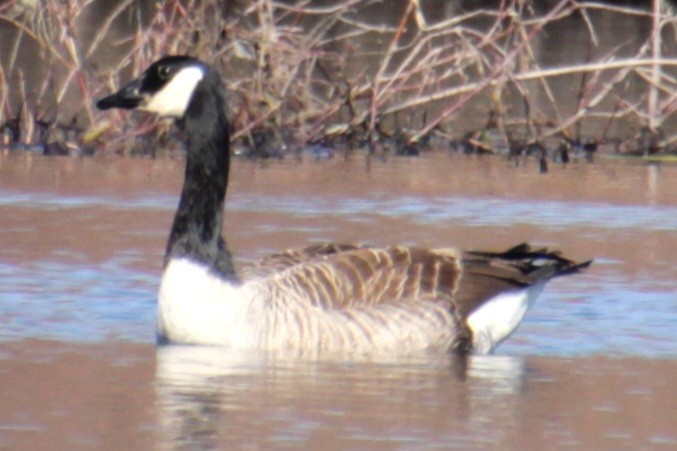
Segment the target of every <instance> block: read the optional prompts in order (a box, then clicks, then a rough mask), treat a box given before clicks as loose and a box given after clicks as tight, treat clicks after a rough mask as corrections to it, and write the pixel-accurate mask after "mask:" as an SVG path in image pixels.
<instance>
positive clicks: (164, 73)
mask: <svg viewBox="0 0 677 451" xmlns="http://www.w3.org/2000/svg"><path fill="white" fill-rule="evenodd" d="M157 74H158V77H160V79H161V80H166V79H167V78H169V76H170V75H171V74H172V69H171V68H170V67H169V66H160V67H158V69H157Z"/></svg>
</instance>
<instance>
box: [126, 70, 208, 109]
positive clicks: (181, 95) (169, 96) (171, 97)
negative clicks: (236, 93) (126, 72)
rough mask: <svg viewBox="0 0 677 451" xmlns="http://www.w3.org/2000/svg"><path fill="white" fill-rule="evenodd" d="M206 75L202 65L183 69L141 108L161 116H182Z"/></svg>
mask: <svg viewBox="0 0 677 451" xmlns="http://www.w3.org/2000/svg"><path fill="white" fill-rule="evenodd" d="M203 77H204V71H203V69H201V68H200V67H196V66H191V67H186V68H184V69H181V70H180V71H179V72H178V73H177V74H176V75H174V77H173V78H172V79H171V80H170V81H169V83H167V84H166V85H165V86H164V87H163V88H162V89H161V90H160V91H158V92H157V93H155V94H154V95H153V96H152V97H150V98H149V100H148V102H147V103H146V104H145V105H142V106H140V107H139V109H140V110H143V111H148V112H149V113H156V114H158V115H160V116H172V117H182V116H183V114H184V113H185V112H186V108H188V102H190V98H191V96H192V95H193V91H194V90H195V87H196V86H197V84H198V83H199V82H200V80H202V78H203Z"/></svg>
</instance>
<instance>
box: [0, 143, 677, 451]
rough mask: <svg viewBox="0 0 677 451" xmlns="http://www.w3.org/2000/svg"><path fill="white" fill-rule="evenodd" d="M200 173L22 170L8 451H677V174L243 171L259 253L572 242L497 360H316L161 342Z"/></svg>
mask: <svg viewBox="0 0 677 451" xmlns="http://www.w3.org/2000/svg"><path fill="white" fill-rule="evenodd" d="M182 171H183V167H182V161H171V160H129V159H118V158H114V159H103V158H100V159H68V158H56V159H51V158H42V157H38V158H35V157H32V156H31V155H28V154H23V155H17V154H14V155H9V156H2V157H0V359H1V360H0V448H7V449H74V448H95V449H153V448H158V449H165V448H169V449H175V448H186V449H196V448H197V449H407V450H409V449H453V448H458V449H561V448H567V449H568V448H572V449H586V450H587V449H602V450H604V449H608V450H623V449H628V450H636V449H674V448H675V447H676V446H677V432H675V431H677V428H675V424H677V413H676V412H677V392H676V391H675V390H674V380H675V377H677V360H676V358H677V344H676V343H677V332H676V330H675V327H674V325H675V324H676V323H677V294H676V293H677V239H676V238H675V237H676V235H675V230H677V186H676V185H677V166H669V165H660V166H659V165H645V164H642V163H637V162H635V163H628V162H625V161H618V160H600V161H597V162H596V163H594V164H592V165H591V164H586V163H583V162H574V163H573V164H569V165H568V166H561V165H560V166H554V167H552V168H551V172H550V173H549V174H546V175H542V174H539V172H538V167H537V165H536V163H535V162H530V161H529V162H526V163H524V164H522V165H520V166H519V167H515V165H514V163H510V162H507V161H505V160H502V159H499V158H474V157H473V158H466V157H463V156H460V155H455V156H449V155H446V154H443V153H438V154H436V155H424V156H423V157H421V158H414V159H405V158H395V159H391V160H389V161H386V162H382V161H376V160H367V159H366V158H365V157H364V156H362V155H353V156H351V157H350V158H346V159H344V158H342V157H341V158H335V159H333V160H330V161H324V162H316V161H310V160H307V161H283V162H277V161H273V162H263V163H261V162H251V161H242V160H237V161H235V162H234V166H233V174H232V183H231V186H230V191H229V195H228V206H227V212H228V213H227V219H226V222H227V224H226V234H227V236H228V237H229V242H230V245H231V248H232V250H233V252H234V254H235V255H236V256H237V257H238V258H239V259H242V260H247V259H254V258H258V257H260V256H261V255H263V254H265V253H266V252H269V251H272V250H278V249H283V248H286V247H293V246H300V245H302V244H304V243H307V242H308V241H313V240H339V241H362V242H368V243H373V244H377V245H384V244H389V243H417V244H420V245H430V246H447V245H459V246H462V247H466V248H502V247H508V246H510V245H512V244H515V243H517V242H519V241H523V240H529V241H533V242H537V243H543V244H547V245H553V246H554V245H556V246H558V247H560V248H561V249H562V250H564V251H565V252H566V253H567V255H570V256H572V257H573V258H577V259H584V258H595V259H596V261H595V264H594V265H593V266H592V267H591V268H590V270H589V271H588V272H586V273H585V274H582V275H580V276H577V277H570V278H564V279H561V280H556V281H553V282H552V283H551V284H550V285H549V286H548V288H547V289H546V291H545V293H544V294H543V295H542V297H541V299H540V300H539V302H538V303H537V304H536V306H534V308H533V309H532V310H531V311H530V312H529V313H528V314H527V317H526V319H525V321H524V323H523V324H522V326H520V328H519V329H518V331H517V332H516V333H515V335H513V336H512V337H511V338H510V339H509V340H508V341H507V342H506V343H504V344H503V345H502V346H501V347H500V348H499V349H498V352H497V355H494V356H488V357H481V358H472V359H470V360H468V361H467V362H457V361H453V360H452V359H450V358H447V357H435V358H431V357H428V358H424V357H421V358H419V359H408V360H393V361H354V360H353V361H343V360H341V359H335V360H331V361H293V360H285V359H283V358H280V357H275V356H270V355H251V354H250V355H244V356H243V355H236V354H233V353H227V352H225V351H224V350H217V349H209V348H207V349H205V348H199V347H164V348H160V349H157V350H156V347H155V345H154V336H153V325H154V303H155V290H156V289H157V284H158V280H159V274H160V261H161V256H162V251H163V248H164V241H165V238H166V235H167V232H168V229H169V225H170V221H171V217H172V213H173V209H174V208H175V206H176V202H177V196H178V191H179V189H180V183H181V177H182Z"/></svg>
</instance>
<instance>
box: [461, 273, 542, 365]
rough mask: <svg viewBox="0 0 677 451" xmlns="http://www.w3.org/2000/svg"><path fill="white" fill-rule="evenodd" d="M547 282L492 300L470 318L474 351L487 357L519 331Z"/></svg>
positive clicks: (504, 294)
mask: <svg viewBox="0 0 677 451" xmlns="http://www.w3.org/2000/svg"><path fill="white" fill-rule="evenodd" d="M544 286H545V281H543V282H539V283H537V284H534V285H532V286H530V287H528V288H524V289H521V290H515V291H511V292H508V293H501V294H499V295H497V296H494V297H493V298H491V299H489V300H488V301H487V302H486V303H484V304H482V306H481V307H480V308H478V309H477V310H475V311H474V312H473V313H471V314H470V316H469V317H468V320H467V323H468V326H469V327H470V329H471V330H472V333H473V350H474V352H476V353H478V354H487V353H489V352H491V351H492V350H493V349H494V348H495V347H496V346H498V345H499V344H500V343H501V342H502V341H503V340H505V339H506V338H508V336H510V334H511V333H512V332H513V331H514V330H515V329H516V328H517V326H518V325H519V323H520V322H521V321H522V318H524V315H525V314H526V312H527V310H529V307H531V306H532V305H533V304H534V302H535V301H536V298H537V297H538V295H539V294H541V291H543V287H544Z"/></svg>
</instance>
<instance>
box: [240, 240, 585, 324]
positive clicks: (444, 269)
mask: <svg viewBox="0 0 677 451" xmlns="http://www.w3.org/2000/svg"><path fill="white" fill-rule="evenodd" d="M589 264H590V262H584V263H575V262H573V261H571V260H568V259H565V258H563V257H561V256H560V255H559V252H557V251H549V250H548V249H545V248H542V249H533V248H532V247H530V246H529V245H527V244H520V245H518V246H515V247H512V248H510V249H508V250H507V251H504V252H475V251H466V252H462V251H459V250H457V249H453V248H447V249H422V248H417V247H405V246H393V247H389V248H370V247H365V246H360V245H354V244H318V245H313V246H309V247H306V248H302V249H295V250H288V251H285V252H283V253H280V254H275V255H272V256H270V257H267V258H266V259H264V260H263V261H262V262H261V263H259V264H258V265H257V266H254V267H252V268H251V269H250V270H249V271H248V272H247V276H248V277H270V283H271V284H273V285H274V287H275V290H276V291H278V293H280V294H285V295H291V296H293V297H297V298H302V299H304V300H305V302H308V303H310V304H311V305H313V306H317V307H322V308H325V309H335V310H346V309H350V308H351V307H360V308H362V307H368V306H376V305H380V304H386V303H398V304H399V303H403V302H404V303H407V302H416V303H420V302H434V303H436V304H438V305H439V304H440V303H443V304H445V305H446V306H447V308H448V309H449V310H450V313H452V314H454V315H455V316H457V317H458V318H466V317H467V316H468V315H469V314H470V313H471V312H472V311H473V310H475V309H476V308H477V307H478V306H480V305H481V304H483V303H484V302H486V301H487V300H489V299H491V298H493V297H494V296H496V295H498V294H500V293H503V292H508V291H511V290H518V289H520V288H525V287H528V286H530V285H533V284H535V283H538V282H541V281H545V280H548V279H550V278H552V277H556V276H560V275H565V274H571V273H574V272H577V271H578V270H580V269H583V268H585V267H587V266H588V265H589Z"/></svg>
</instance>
